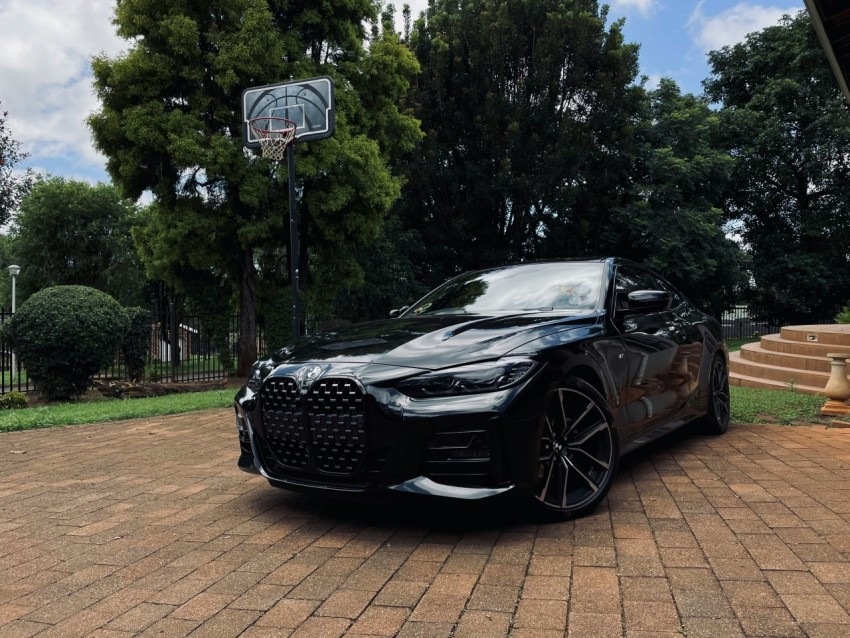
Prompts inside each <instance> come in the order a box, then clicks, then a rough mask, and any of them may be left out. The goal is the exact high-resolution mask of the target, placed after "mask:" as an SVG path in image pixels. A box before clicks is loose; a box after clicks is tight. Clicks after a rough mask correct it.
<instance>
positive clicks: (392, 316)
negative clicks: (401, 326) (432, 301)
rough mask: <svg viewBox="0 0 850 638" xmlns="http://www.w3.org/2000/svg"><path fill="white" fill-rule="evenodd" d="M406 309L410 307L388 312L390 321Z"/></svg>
mask: <svg viewBox="0 0 850 638" xmlns="http://www.w3.org/2000/svg"><path fill="white" fill-rule="evenodd" d="M408 308H410V306H402V307H401V308H397V309H396V310H390V319H395V318H396V317H398V316H399V315H400V314H401V313H403V312H404V311H405V310H407V309H408Z"/></svg>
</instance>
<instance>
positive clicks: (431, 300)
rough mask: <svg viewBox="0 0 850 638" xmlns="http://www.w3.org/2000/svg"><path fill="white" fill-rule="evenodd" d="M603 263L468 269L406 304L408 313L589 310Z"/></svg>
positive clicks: (596, 299)
mask: <svg viewBox="0 0 850 638" xmlns="http://www.w3.org/2000/svg"><path fill="white" fill-rule="evenodd" d="M604 272H605V264H604V263H599V262H596V263H583V262H563V263H549V264H522V265H519V266H507V267H505V268H496V269H493V270H487V271H479V272H473V273H467V274H464V275H460V276H459V277H455V278H454V279H452V280H451V281H449V282H447V283H445V284H443V285H442V286H440V287H439V288H437V289H436V290H434V291H433V292H431V293H430V294H428V295H427V296H425V297H424V298H422V300H420V301H419V302H418V303H416V304H415V305H414V306H412V307H411V308H410V309H409V310H407V311H406V312H405V313H404V314H405V315H406V316H410V315H439V314H446V315H448V314H492V313H504V312H527V311H533V310H539V311H546V310H592V309H594V308H596V307H597V306H598V305H599V302H600V297H601V293H602V289H603V285H602V282H603V274H604Z"/></svg>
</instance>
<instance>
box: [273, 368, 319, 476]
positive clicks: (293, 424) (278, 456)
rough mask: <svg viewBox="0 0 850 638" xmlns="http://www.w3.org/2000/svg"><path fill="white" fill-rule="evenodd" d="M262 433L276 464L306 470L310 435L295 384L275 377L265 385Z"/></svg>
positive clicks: (286, 379) (283, 378)
mask: <svg viewBox="0 0 850 638" xmlns="http://www.w3.org/2000/svg"><path fill="white" fill-rule="evenodd" d="M262 413H263V429H264V430H265V434H266V443H267V444H268V446H269V449H271V451H272V454H273V455H274V457H275V460H276V461H277V462H278V463H280V464H281V465H284V466H286V467H291V468H295V469H299V470H303V469H305V468H306V467H307V463H308V461H309V453H308V451H307V431H306V427H305V423H304V418H303V410H302V408H301V397H300V395H299V394H298V387H297V386H296V385H295V381H294V380H292V379H290V378H288V377H272V378H271V379H269V380H268V381H266V383H265V384H264V385H263V394H262Z"/></svg>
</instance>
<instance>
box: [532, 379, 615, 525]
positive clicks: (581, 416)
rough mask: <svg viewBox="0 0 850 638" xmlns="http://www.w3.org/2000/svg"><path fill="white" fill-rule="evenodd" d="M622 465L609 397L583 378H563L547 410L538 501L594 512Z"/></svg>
mask: <svg viewBox="0 0 850 638" xmlns="http://www.w3.org/2000/svg"><path fill="white" fill-rule="evenodd" d="M618 466H619V441H618V438H617V430H616V427H615V426H614V422H613V418H612V416H611V413H610V411H609V410H608V406H607V403H606V401H605V398H604V397H603V396H602V395H601V394H600V393H599V392H598V391H597V390H596V389H595V388H594V387H593V386H591V385H590V384H589V383H586V382H585V381H582V380H580V379H573V380H569V381H567V382H565V383H564V384H563V385H562V386H561V387H559V388H557V390H555V392H554V393H553V394H552V397H551V399H550V401H549V406H548V408H547V410H546V415H545V421H544V424H543V434H542V437H541V440H540V454H539V458H538V463H537V481H538V482H537V490H536V493H535V495H534V498H535V502H536V503H537V505H538V507H539V508H542V509H543V511H544V512H546V513H548V514H550V515H555V516H557V517H559V518H573V517H576V516H581V515H583V514H585V513H588V512H590V511H591V510H593V509H594V508H595V507H596V506H597V505H598V504H599V503H600V502H601V501H602V499H603V498H605V494H606V493H607V492H608V489H609V488H610V487H611V482H612V480H613V478H614V475H615V474H616V473H617V467H618Z"/></svg>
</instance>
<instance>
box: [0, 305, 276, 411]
mask: <svg viewBox="0 0 850 638" xmlns="http://www.w3.org/2000/svg"><path fill="white" fill-rule="evenodd" d="M11 316H12V313H11V311H9V310H5V309H3V310H0V323H3V322H5V321H7V320H8V319H9V318H11ZM238 336H239V316H238V315H233V316H231V317H230V320H229V327H228V329H227V334H226V335H224V336H221V337H220V338H219V339H213V338H212V336H211V335H210V333H209V331H208V330H206V329H205V328H204V325H203V323H202V322H201V320H200V318H199V317H196V316H192V315H183V314H180V313H174V312H173V310H172V311H169V310H165V311H157V312H153V313H152V314H151V330H150V347H149V350H148V354H147V359H146V361H145V366H144V372H143V375H142V378H131V374H130V371H129V370H128V367H127V365H126V362H125V361H124V357H123V355H122V354H121V353H120V352H116V354H115V357H114V359H113V360H112V362H111V363H110V364H109V365H108V366H107V367H105V368H103V369H102V370H100V371H99V372H98V374H97V375H96V376H95V379H96V380H100V381H139V382H142V381H143V382H152V383H184V382H193V381H212V380H216V379H223V378H225V377H227V376H229V375H231V374H232V373H233V368H234V367H235V365H236V358H237V353H236V344H237V340H238ZM257 345H258V352H259V351H262V343H261V342H260V341H259V340H258V344H257ZM221 346H223V347H224V348H226V350H225V352H224V354H225V356H223V357H222V356H220V355H221V354H222V349H221ZM226 364H227V365H226ZM32 389H33V384H32V382H31V380H30V379H29V377H28V376H27V371H26V368H25V367H23V366H22V365H21V362H20V360H19V359H18V358H17V357H15V356H14V354H13V353H12V351H11V349H10V348H9V345H8V344H7V343H6V342H5V340H4V339H2V337H0V394H5V393H7V392H11V391H17V392H28V391H30V390H32Z"/></svg>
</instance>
